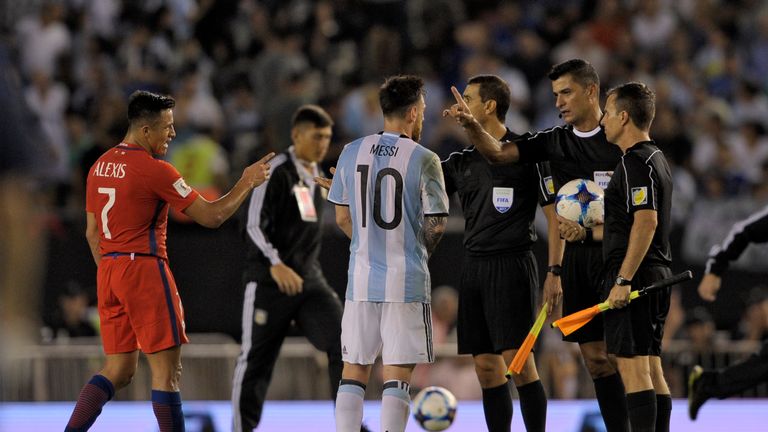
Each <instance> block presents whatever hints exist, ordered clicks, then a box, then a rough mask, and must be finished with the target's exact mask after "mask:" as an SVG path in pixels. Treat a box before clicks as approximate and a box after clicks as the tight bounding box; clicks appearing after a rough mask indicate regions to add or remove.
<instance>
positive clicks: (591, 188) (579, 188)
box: [555, 179, 603, 228]
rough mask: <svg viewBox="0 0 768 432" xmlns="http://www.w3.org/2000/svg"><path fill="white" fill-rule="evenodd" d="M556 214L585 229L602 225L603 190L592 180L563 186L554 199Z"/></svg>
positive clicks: (575, 181)
mask: <svg viewBox="0 0 768 432" xmlns="http://www.w3.org/2000/svg"><path fill="white" fill-rule="evenodd" d="M555 208H556V209H557V214H558V215H560V216H562V217H564V218H566V219H568V220H572V221H574V222H578V223H580V224H581V225H582V226H584V227H586V228H591V227H593V226H595V225H599V224H601V223H603V189H602V188H601V187H600V186H598V185H597V183H595V182H593V181H592V180H584V179H576V180H571V181H569V182H568V183H566V184H564V185H563V187H561V188H560V190H559V191H557V197H556V198H555Z"/></svg>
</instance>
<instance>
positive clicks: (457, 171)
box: [442, 75, 559, 432]
mask: <svg viewBox="0 0 768 432" xmlns="http://www.w3.org/2000/svg"><path fill="white" fill-rule="evenodd" d="M462 96H463V99H464V101H465V103H466V104H467V106H468V107H469V108H470V110H471V111H472V113H473V114H474V116H475V118H477V119H478V121H479V122H480V123H481V124H482V126H483V128H484V129H485V130H486V131H487V132H488V133H490V134H492V135H493V136H494V137H497V138H498V139H499V140H500V141H501V142H507V141H511V140H513V139H514V138H516V137H517V135H516V134H514V133H512V132H511V131H509V129H507V128H506V127H505V126H504V117H505V115H506V113H507V109H508V108H509V101H510V91H509V86H508V85H507V84H506V83H505V82H504V81H503V80H502V79H501V78H499V77H497V76H495V75H478V76H475V77H472V78H470V80H469V82H468V84H467V87H466V89H465V90H464V94H463V95H462ZM442 167H443V175H444V177H445V189H446V192H447V193H448V195H449V196H450V195H451V194H453V193H454V192H457V193H458V194H459V199H460V200H461V207H462V210H463V213H464V219H465V227H464V263H463V266H462V276H461V285H460V287H459V312H458V324H457V331H458V350H459V354H472V357H473V359H474V362H475V371H476V372H477V378H478V381H479V382H480V386H481V387H482V390H483V411H484V413H485V421H486V425H487V427H488V430H489V431H491V432H497V431H509V430H510V423H511V421H512V399H511V395H510V391H509V387H508V383H507V379H506V378H505V377H504V373H505V371H506V365H507V364H509V363H511V362H512V359H513V358H514V356H515V353H516V352H517V349H518V348H519V347H520V346H521V345H522V343H523V341H524V340H525V338H526V336H527V335H528V331H529V330H530V328H531V325H532V324H533V321H534V314H535V304H534V299H535V293H536V290H537V289H538V286H539V276H538V269H537V266H536V260H535V258H534V256H533V252H531V246H532V245H533V243H534V242H535V241H536V231H535V229H534V227H533V220H534V218H535V215H536V206H537V204H541V205H542V206H543V205H547V208H546V210H545V212H546V213H547V219H548V220H549V221H550V222H551V223H553V224H556V223H557V219H556V218H555V215H554V205H552V198H553V195H554V190H552V178H551V176H550V175H549V167H548V164H547V163H542V164H507V165H497V166H492V165H490V164H489V163H488V162H487V161H486V160H485V158H484V157H483V156H482V155H481V154H480V153H479V152H478V151H477V150H476V149H475V148H474V147H469V148H467V149H465V150H464V151H462V152H457V153H453V154H451V155H450V156H449V157H448V159H446V160H445V161H443V162H442ZM558 241H559V239H558ZM513 379H514V382H515V386H516V387H517V390H518V394H519V395H520V407H521V411H522V414H523V421H524V422H525V426H526V430H527V431H529V432H534V431H541V432H543V431H544V430H545V426H546V414H547V398H546V394H545V393H544V387H543V386H542V385H541V381H540V380H539V375H538V373H537V371H536V365H535V363H534V359H533V354H531V355H529V356H528V359H527V362H526V364H525V366H524V367H523V370H522V372H521V373H520V374H519V375H515V376H514V377H513Z"/></svg>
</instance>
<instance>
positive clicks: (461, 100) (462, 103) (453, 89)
mask: <svg viewBox="0 0 768 432" xmlns="http://www.w3.org/2000/svg"><path fill="white" fill-rule="evenodd" d="M451 93H453V97H454V98H456V103H457V104H459V106H460V107H461V108H463V109H469V107H468V106H467V102H466V101H465V100H464V96H462V94H461V93H459V90H458V89H457V88H456V86H451Z"/></svg>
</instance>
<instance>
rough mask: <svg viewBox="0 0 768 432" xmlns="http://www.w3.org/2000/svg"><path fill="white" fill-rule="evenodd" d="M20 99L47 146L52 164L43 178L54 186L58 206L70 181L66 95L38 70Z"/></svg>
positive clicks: (61, 86) (62, 200) (60, 86)
mask: <svg viewBox="0 0 768 432" xmlns="http://www.w3.org/2000/svg"><path fill="white" fill-rule="evenodd" d="M24 96H25V99H26V102H27V104H28V105H29V108H30V109H31V110H32V112H33V113H35V115H37V118H38V120H39V121H40V126H41V127H42V130H43V133H45V136H46V138H47V142H48V143H49V145H50V147H49V149H50V151H51V154H52V156H53V160H54V161H55V164H54V166H53V167H52V169H51V170H49V171H47V172H46V177H47V179H48V180H49V181H51V182H52V183H53V184H54V185H56V187H57V192H58V193H57V196H56V201H55V202H56V205H57V206H61V205H63V204H64V203H65V202H66V199H67V194H68V189H69V183H70V180H71V171H70V163H69V159H70V158H69V144H68V141H67V129H66V122H65V114H66V111H67V105H68V102H69V91H68V90H67V88H66V87H65V86H64V85H63V84H61V83H58V82H55V81H52V79H51V75H50V74H48V73H47V72H44V71H42V70H38V71H35V72H34V73H33V74H32V82H31V84H30V86H29V87H27V89H26V91H25V92H24Z"/></svg>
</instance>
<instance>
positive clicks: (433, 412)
mask: <svg viewBox="0 0 768 432" xmlns="http://www.w3.org/2000/svg"><path fill="white" fill-rule="evenodd" d="M413 417H414V418H415V419H416V421H417V422H419V425H421V427H422V428H424V430H428V431H441V430H445V429H448V427H449V426H450V425H451V423H453V419H454V418H455V417H456V397H455V396H454V395H453V393H451V392H450V391H448V389H446V388H443V387H437V386H432V387H426V388H424V389H423V390H421V391H420V392H419V394H417V395H416V397H415V398H414V399H413Z"/></svg>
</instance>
